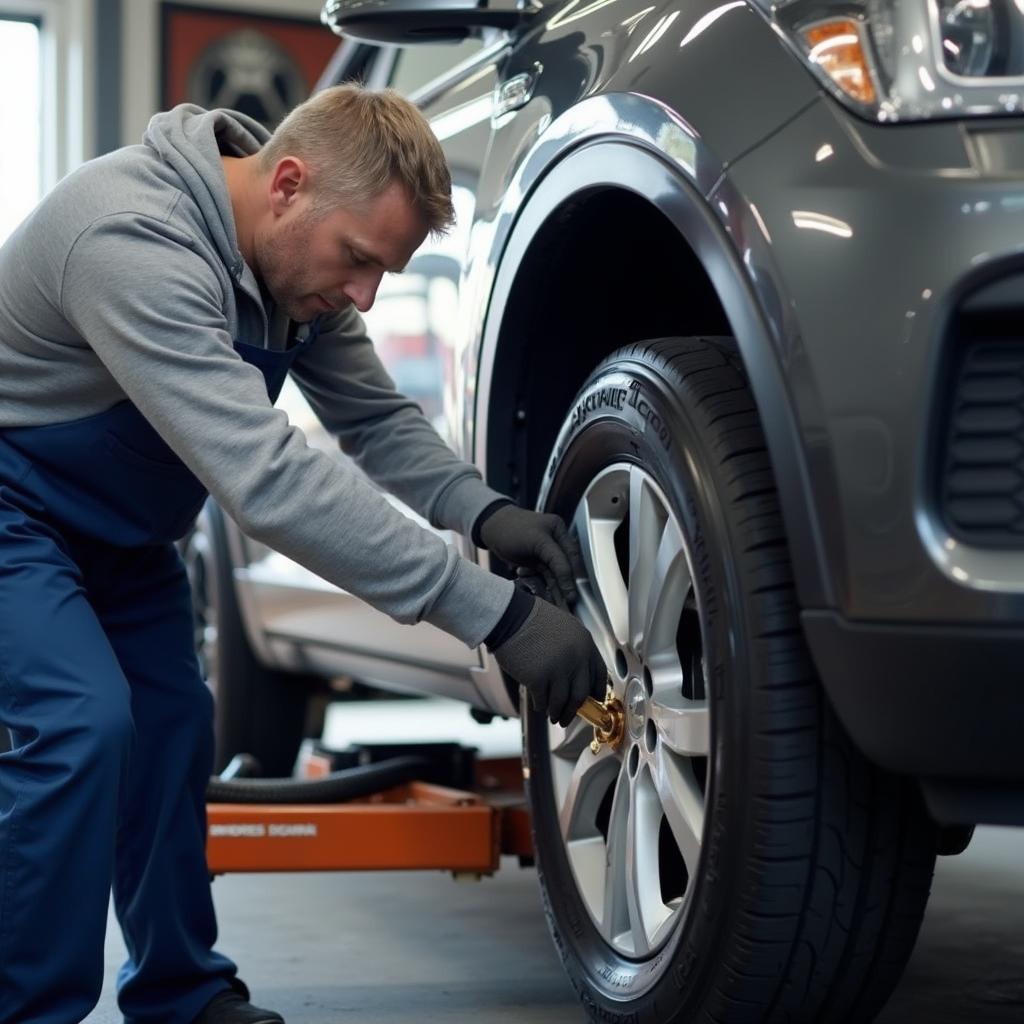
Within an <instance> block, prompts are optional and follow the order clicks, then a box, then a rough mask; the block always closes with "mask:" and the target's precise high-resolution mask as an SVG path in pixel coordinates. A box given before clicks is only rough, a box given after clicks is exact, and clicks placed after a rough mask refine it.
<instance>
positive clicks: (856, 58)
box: [801, 18, 877, 103]
mask: <svg viewBox="0 0 1024 1024" xmlns="http://www.w3.org/2000/svg"><path fill="white" fill-rule="evenodd" d="M801 34H802V35H803V37H804V39H805V40H806V42H807V45H808V47H809V52H808V58H809V59H810V60H811V61H813V62H814V63H815V64H817V65H818V67H820V68H821V69H822V71H824V72H825V73H826V74H827V75H828V76H829V78H831V79H832V81H833V82H835V83H836V85H838V86H839V88H840V89H842V90H843V92H845V93H846V94H847V95H848V96H850V97H852V98H853V99H855V100H858V101H859V102H861V103H876V102H877V94H876V92H875V83H874V79H873V77H872V74H871V66H870V65H869V64H868V58H867V54H866V52H865V50H864V44H863V42H862V37H861V32H860V27H859V26H858V24H857V22H855V21H853V20H852V19H850V18H832V19H830V20H829V21H819V22H818V23H817V24H815V25H811V26H809V27H807V28H804V29H802V30H801Z"/></svg>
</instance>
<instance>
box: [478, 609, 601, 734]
mask: <svg viewBox="0 0 1024 1024" xmlns="http://www.w3.org/2000/svg"><path fill="white" fill-rule="evenodd" d="M494 657H495V659H496V660H497V662H498V664H499V665H500V666H501V667H502V669H503V670H504V671H505V672H507V673H508V674H509V675H510V676H511V677H512V678H513V679H514V680H515V681H516V682H517V683H519V684H520V685H521V686H524V687H525V688H526V692H527V693H528V694H529V695H530V703H531V704H532V705H533V708H534V710H535V711H542V712H544V713H546V714H547V716H548V718H549V719H550V720H551V721H552V722H557V723H558V724H559V725H561V726H563V727H564V726H567V725H568V724H569V723H570V722H571V721H572V719H573V715H575V714H576V712H577V710H578V709H579V706H580V705H581V704H582V703H583V701H584V700H586V698H587V697H590V696H592V697H596V698H597V699H598V700H604V695H605V688H606V685H607V681H608V669H607V668H606V666H605V663H604V661H603V660H602V658H601V655H600V653H598V650H597V647H596V645H595V644H594V640H593V638H592V637H591V635H590V633H589V632H588V631H587V627H586V626H584V625H583V623H582V622H580V620H579V619H577V618H576V617H575V616H574V615H570V614H569V612H567V611H563V610H562V609H561V608H556V607H555V606H554V605H553V604H549V603H548V602H547V601H544V600H541V599H540V598H537V597H535V598H534V599H533V608H532V609H531V610H530V614H529V615H528V616H527V617H526V620H525V621H524V622H523V624H522V625H521V626H520V627H519V629H517V630H516V632H515V633H513V634H512V635H511V636H510V637H509V638H508V639H507V640H506V641H505V642H504V643H503V644H501V645H500V646H499V647H497V648H496V649H495V650H494Z"/></svg>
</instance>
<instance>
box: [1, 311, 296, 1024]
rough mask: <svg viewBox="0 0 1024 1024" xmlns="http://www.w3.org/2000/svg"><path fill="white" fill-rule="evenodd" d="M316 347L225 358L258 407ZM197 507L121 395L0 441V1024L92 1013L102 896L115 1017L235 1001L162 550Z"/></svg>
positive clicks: (170, 571)
mask: <svg viewBox="0 0 1024 1024" xmlns="http://www.w3.org/2000/svg"><path fill="white" fill-rule="evenodd" d="M314 337H315V325H314V327H313V328H312V329H311V330H310V332H309V334H308V335H307V337H306V338H305V339H304V340H302V341H299V342H297V343H296V344H295V345H293V346H292V347H291V348H289V349H287V350H286V351H271V350H268V349H261V348H255V347H253V346H249V345H244V344H236V346H235V347H236V350H237V351H238V353H239V354H240V355H241V357H242V358H243V359H244V360H245V361H246V362H248V363H252V364H254V365H255V366H257V367H258V368H259V369H260V370H261V371H262V372H263V375H264V377H265V378H266V381H267V390H268V392H269V394H270V396H271V400H272V401H273V400H276V398H277V396H278V394H279V393H280V390H281V387H282V385H283V383H284V380H285V378H286V376H287V373H288V369H289V367H290V366H291V364H292V362H293V361H294V359H295V358H296V356H297V355H298V354H299V353H300V352H301V351H302V350H303V349H304V348H306V347H307V346H308V345H309V344H311V343H312V341H313V340H314ZM182 415H183V416H187V415H188V411H187V410H182ZM205 497H206V491H205V489H204V488H203V486H202V484H201V483H200V482H199V481H198V480H197V479H196V478H195V476H193V475H192V473H191V472H190V471H189V470H188V468H187V467H186V466H185V465H184V463H182V462H181V460H179V459H178V457H177V456H176V455H175V454H174V452H173V451H172V450H171V449H170V448H169V447H168V446H167V445H166V444H165V443H164V442H163V441H162V440H161V438H160V437H159V435H158V434H157V433H156V431H155V430H153V428H152V427H151V426H150V425H149V424H148V423H147V421H146V420H145V419H144V418H143V416H142V414H141V413H140V412H139V411H138V410H137V409H136V408H135V406H134V405H132V404H131V403H130V402H128V401H124V402H121V403H119V404H118V405H115V406H114V407H113V408H111V409H109V410H107V411H106V412H103V413H100V414H99V415H96V416H90V417H87V418H85V419H81V420H76V421H74V422H71V423H59V424H54V425H52V426H43V427H24V428H15V429H6V430H0V723H2V724H3V725H6V726H7V727H8V728H9V729H10V732H11V738H12V749H11V750H10V751H8V752H7V753H4V754H0V1022H2V1024H14V1022H17V1024H73V1022H77V1021H80V1020H82V1018H84V1017H85V1016H86V1015H87V1014H88V1013H89V1011H90V1010H91V1009H92V1007H93V1006H94V1005H95V1004H96V1001H97V1000H98V998H99V994H100V990H101V986H102V980H103V936H104V931H105V928H106V919H107V901H108V896H109V894H110V889H111V885H113V894H114V906H115V910H116V913H117V917H118V920H119V922H120V924H121V928H122V931H123V933H124V937H125V942H126V944H127V947H128V960H127V962H126V963H125V964H124V965H123V967H122V968H121V971H120V973H119V975H118V1002H119V1005H120V1007H121V1010H122V1012H123V1013H124V1016H125V1020H126V1022H130V1024H142V1022H147V1024H149V1022H153V1024H155V1022H157V1021H159V1022H161V1024H179V1022H180V1024H186V1022H190V1021H192V1019H193V1018H194V1017H195V1016H196V1015H197V1014H198V1013H199V1012H200V1010H201V1009H202V1008H203V1007H204V1006H205V1004H206V1003H207V1002H209V1000H210V999H211V998H212V997H213V996H214V995H216V993H217V992H219V991H220V990H221V989H224V988H227V987H228V986H229V985H235V986H237V987H242V986H241V984H240V982H237V980H236V979H235V973H236V970H237V969H236V967H235V965H234V964H233V963H232V962H231V961H230V960H228V959H227V958H226V957H223V956H221V955H219V954H217V953H214V952H213V951H212V946H213V943H214V941H215V939H216V934H217V926H216V920H215V917H214V910H213V902H212V899H211V894H210V883H209V875H208V873H207V868H206V858H205V841H206V805H205V798H204V792H205V789H206V784H207V781H208V779H209V777H210V773H211V771H212V770H213V724H212V723H213V701H212V697H211V695H210V692H209V691H208V689H207V687H206V686H205V684H204V682H203V679H202V678H201V676H200V673H199V666H198V662H197V659H196V654H195V649H194V634H193V620H192V605H191V597H190V589H189V584H188V580H187V578H186V575H185V572H184V568H183V565H182V562H181V559H180V558H179V556H178V552H177V549H176V548H175V546H174V543H173V542H174V541H175V540H176V539H178V538H180V537H182V536H183V535H184V534H185V533H186V532H187V530H188V528H189V526H190V525H191V523H192V522H193V520H194V519H195V517H196V515H197V513H198V512H199V509H200V507H201V505H202V503H203V501H204V499H205Z"/></svg>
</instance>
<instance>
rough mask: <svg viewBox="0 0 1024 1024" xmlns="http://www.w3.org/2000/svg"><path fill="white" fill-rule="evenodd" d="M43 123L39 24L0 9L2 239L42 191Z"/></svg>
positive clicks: (33, 204)
mask: <svg viewBox="0 0 1024 1024" xmlns="http://www.w3.org/2000/svg"><path fill="white" fill-rule="evenodd" d="M41 122H42V66H41V53H40V23H39V21H38V20H37V19H35V18H30V17H25V16H12V15H8V14H5V13H4V12H3V10H2V9H0V181H2V182H3V200H2V202H0V243H2V242H3V241H4V240H5V239H6V238H7V236H8V235H9V234H10V233H11V232H12V231H13V230H14V229H15V228H16V227H17V226H18V224H20V223H21V221H22V220H23V219H24V218H25V216H26V214H28V213H29V211H30V210H31V209H32V207H33V206H35V204H36V203H37V202H38V201H39V198H40V196H41V194H42V182H43V150H42V137H41V130H40V129H41Z"/></svg>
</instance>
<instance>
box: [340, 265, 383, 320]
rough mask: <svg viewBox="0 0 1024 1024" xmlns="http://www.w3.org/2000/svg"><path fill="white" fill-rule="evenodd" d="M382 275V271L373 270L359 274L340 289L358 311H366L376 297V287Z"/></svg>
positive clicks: (378, 285)
mask: <svg viewBox="0 0 1024 1024" xmlns="http://www.w3.org/2000/svg"><path fill="white" fill-rule="evenodd" d="M383 276H384V274H383V271H381V272H374V273H370V274H365V275H361V276H360V277H358V278H355V279H353V280H350V281H348V282H347V283H346V284H345V287H344V288H343V289H342V290H343V291H344V292H345V294H346V295H347V296H348V298H349V299H351V300H352V305H353V306H355V307H356V309H358V310H359V312H360V313H366V312H367V311H368V310H369V309H370V308H371V307H372V306H373V302H374V299H376V298H377V289H378V288H379V287H380V282H381V278H382V277H383Z"/></svg>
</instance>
